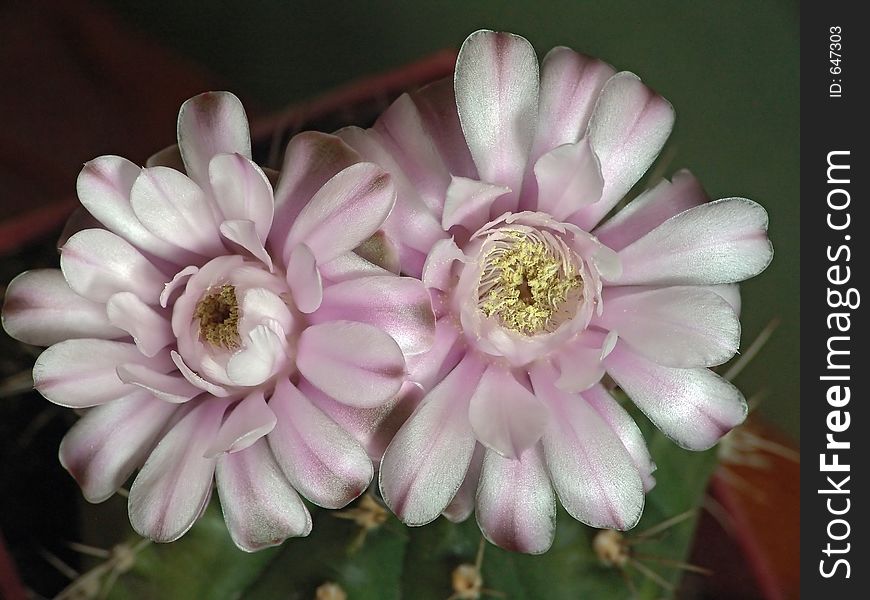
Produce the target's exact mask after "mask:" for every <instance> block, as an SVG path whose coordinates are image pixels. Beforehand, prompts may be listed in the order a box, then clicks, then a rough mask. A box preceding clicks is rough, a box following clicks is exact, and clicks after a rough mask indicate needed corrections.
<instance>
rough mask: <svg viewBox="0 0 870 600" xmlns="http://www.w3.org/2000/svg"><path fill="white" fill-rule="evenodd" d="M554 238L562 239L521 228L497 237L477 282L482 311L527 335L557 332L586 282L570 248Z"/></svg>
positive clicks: (505, 325)
mask: <svg viewBox="0 0 870 600" xmlns="http://www.w3.org/2000/svg"><path fill="white" fill-rule="evenodd" d="M548 242H549V243H548ZM553 243H558V240H556V239H555V238H552V237H549V238H548V237H545V236H541V237H538V236H537V235H534V234H533V233H524V232H519V231H509V232H507V233H506V235H505V236H504V237H502V238H501V239H499V240H497V241H495V242H494V244H493V248H491V249H490V250H489V252H488V253H487V255H486V256H485V258H484V263H485V266H484V269H483V273H482V275H481V277H480V284H479V286H478V303H479V307H480V310H481V311H482V312H483V314H485V315H486V316H487V317H491V316H493V315H495V316H496V317H498V319H499V321H500V322H501V324H502V325H503V326H504V327H507V328H508V329H513V330H514V331H518V332H520V333H523V334H526V335H532V334H536V333H541V332H545V331H553V330H554V329H555V328H556V327H557V326H558V325H559V323H560V321H563V320H564V318H562V319H560V318H559V317H564V316H565V314H564V312H565V311H564V308H565V305H566V303H567V301H568V300H569V296H571V297H574V298H576V297H577V296H578V295H579V293H578V292H579V290H580V288H581V287H582V283H583V282H582V280H581V278H580V275H579V273H578V271H577V268H576V267H575V266H574V265H573V264H572V262H571V261H570V260H569V259H568V258H567V257H568V256H570V254H571V252H570V251H569V250H568V249H567V248H558V249H554V248H553Z"/></svg>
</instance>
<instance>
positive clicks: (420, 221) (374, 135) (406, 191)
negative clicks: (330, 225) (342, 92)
mask: <svg viewBox="0 0 870 600" xmlns="http://www.w3.org/2000/svg"><path fill="white" fill-rule="evenodd" d="M337 135H339V136H340V137H341V138H342V139H343V140H344V141H345V142H347V143H348V144H349V145H350V146H351V147H353V149H354V150H356V151H357V152H359V153H360V156H362V157H363V159H364V160H368V161H371V162H373V163H376V164H378V165H380V166H381V167H383V169H384V170H385V171H387V172H388V173H389V174H390V176H391V178H392V182H393V185H394V186H395V188H396V195H397V200H396V204H395V207H394V208H393V211H392V212H391V213H390V217H389V219H387V221H386V222H385V223H384V226H383V229H384V231H385V233H386V234H387V235H388V236H389V237H390V238H391V239H392V240H394V241H397V242H400V244H399V255H400V261H401V265H402V270H403V272H405V273H406V274H412V273H411V271H409V267H410V266H412V265H411V263H412V262H417V261H416V260H414V259H416V258H417V255H418V254H420V255H422V260H420V261H419V263H420V266H422V264H423V260H425V254H427V253H428V252H429V249H430V248H431V247H432V244H434V243H435V242H436V241H437V240H439V239H441V238H444V237H447V234H446V233H445V232H444V229H443V228H442V227H441V222H440V211H433V210H432V209H431V208H430V207H429V206H428V205H427V204H426V203H425V201H424V200H423V198H422V197H421V196H420V194H419V193H418V191H417V186H416V185H415V184H414V182H413V181H412V180H411V179H410V178H409V177H408V176H407V175H406V174H405V173H404V171H402V168H401V167H400V166H399V164H398V162H396V157H394V156H393V155H392V154H391V153H390V152H389V150H388V149H387V148H386V147H385V142H384V141H383V139H382V136H381V135H380V133H378V132H377V131H375V130H372V129H368V130H366V129H360V128H359V127H345V128H344V129H341V130H340V131H338V132H337ZM436 215H438V216H436Z"/></svg>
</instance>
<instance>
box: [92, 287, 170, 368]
mask: <svg viewBox="0 0 870 600" xmlns="http://www.w3.org/2000/svg"><path fill="white" fill-rule="evenodd" d="M105 310H106V315H108V317H109V321H110V322H111V323H112V324H113V325H114V326H115V327H117V328H118V329H123V330H125V331H127V332H128V333H129V334H130V335H131V336H132V337H133V341H134V342H135V343H136V346H138V348H139V351H140V352H142V354H144V355H145V356H149V357H150V356H154V355H155V354H157V353H158V352H160V351H161V350H162V349H163V348H165V347H166V346H168V345H169V344H171V343H173V342H174V341H175V336H174V335H172V328H171V327H170V326H169V321H168V320H167V319H166V317H165V316H164V315H162V314H160V313H158V312H157V311H156V310H154V308H153V307H151V306H148V305H147V304H145V303H144V302H142V301H141V300H140V299H139V296H137V295H136V294H133V293H132V292H118V293H117V294H112V296H110V297H109V300H108V301H107V302H106V309H105Z"/></svg>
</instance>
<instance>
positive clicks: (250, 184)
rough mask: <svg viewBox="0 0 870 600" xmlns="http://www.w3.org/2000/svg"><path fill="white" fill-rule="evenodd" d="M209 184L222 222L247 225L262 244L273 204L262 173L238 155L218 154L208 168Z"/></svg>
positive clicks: (270, 222) (270, 190)
mask: <svg viewBox="0 0 870 600" xmlns="http://www.w3.org/2000/svg"><path fill="white" fill-rule="evenodd" d="M208 173H209V180H210V181H211V188H212V191H213V193H214V198H215V201H216V202H217V205H218V208H220V211H221V213H222V214H223V220H225V221H251V222H253V223H254V228H255V230H256V233H257V237H258V238H259V239H260V240H261V242H263V243H265V241H266V236H268V235H269V229H270V228H271V227H272V214H273V212H274V210H275V201H274V199H273V198H272V184H270V183H269V180H268V179H267V178H266V175H265V173H263V170H262V169H261V168H260V167H258V166H257V165H256V164H254V162H253V161H252V160H251V159H250V158H247V157H245V156H242V155H241V154H219V155H217V156H215V157H214V158H212V159H211V162H210V163H209V166H208Z"/></svg>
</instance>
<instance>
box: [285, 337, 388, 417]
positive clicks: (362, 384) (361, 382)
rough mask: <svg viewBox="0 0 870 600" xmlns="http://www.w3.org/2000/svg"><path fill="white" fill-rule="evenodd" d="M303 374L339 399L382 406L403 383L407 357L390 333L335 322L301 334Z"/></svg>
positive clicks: (366, 405) (300, 363)
mask: <svg viewBox="0 0 870 600" xmlns="http://www.w3.org/2000/svg"><path fill="white" fill-rule="evenodd" d="M296 366H297V367H298V368H299V372H300V373H302V375H303V376H304V377H305V378H306V379H307V380H308V381H310V382H311V383H312V384H314V385H315V386H316V387H317V388H319V389H321V390H323V391H324V392H326V394H328V395H329V396H332V397H333V398H335V399H336V400H338V401H339V402H343V403H345V404H349V405H351V406H356V407H360V408H371V407H374V406H378V405H379V404H383V403H384V402H386V401H387V400H389V399H390V398H392V397H393V396H394V395H395V394H396V393H398V391H399V388H401V387H402V383H403V382H404V380H405V357H404V356H403V354H402V349H401V348H399V346H398V344H396V342H395V341H394V340H393V338H391V337H390V336H389V335H387V334H386V333H384V332H383V331H381V330H380V329H378V328H377V327H374V326H372V325H367V324H364V323H354V322H351V321H331V322H328V323H321V324H319V325H313V326H311V327H308V328H307V329H306V330H305V331H303V332H302V335H301V336H300V337H299V354H298V356H297V358H296Z"/></svg>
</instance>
